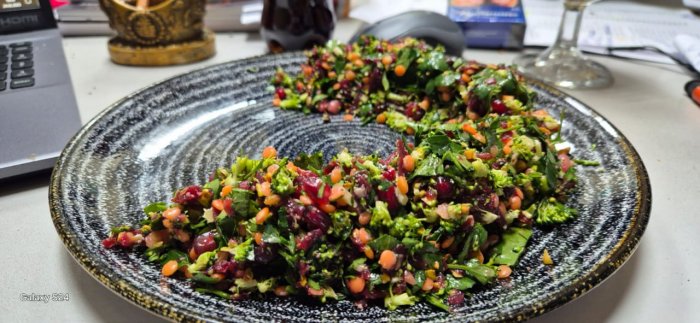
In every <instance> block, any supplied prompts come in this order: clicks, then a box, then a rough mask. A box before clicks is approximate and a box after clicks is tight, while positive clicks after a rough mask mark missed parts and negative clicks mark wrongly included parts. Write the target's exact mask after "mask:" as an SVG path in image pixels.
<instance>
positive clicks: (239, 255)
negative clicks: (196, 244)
mask: <svg viewBox="0 0 700 323" xmlns="http://www.w3.org/2000/svg"><path fill="white" fill-rule="evenodd" d="M252 242H253V239H252V238H251V239H248V240H246V241H244V242H242V243H240V244H238V245H237V246H235V247H233V248H228V247H223V248H221V251H227V252H228V253H230V254H232V255H233V259H234V260H235V261H244V260H246V259H247V257H248V253H249V252H251V251H253V246H252V245H251V244H252ZM197 261H199V258H197Z"/></svg>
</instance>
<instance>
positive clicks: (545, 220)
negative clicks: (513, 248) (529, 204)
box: [535, 197, 577, 225]
mask: <svg viewBox="0 0 700 323" xmlns="http://www.w3.org/2000/svg"><path fill="white" fill-rule="evenodd" d="M576 215H577V212H576V210H575V209H572V208H570V207H567V206H565V205H564V204H561V203H559V202H558V201H557V200H556V199H554V198H552V197H550V198H549V199H547V200H544V201H542V202H540V203H539V204H538V205H537V210H536V211H535V223H536V224H538V225H548V224H557V223H564V222H566V221H569V220H571V219H573V218H574V217H576Z"/></svg>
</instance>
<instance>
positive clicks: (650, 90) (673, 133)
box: [0, 21, 700, 322]
mask: <svg viewBox="0 0 700 323" xmlns="http://www.w3.org/2000/svg"><path fill="white" fill-rule="evenodd" d="M358 26H359V25H358V23H357V22H356V21H342V22H340V23H339V25H338V28H337V29H336V34H335V37H336V38H337V39H339V40H347V39H348V38H349V37H350V35H351V34H352V33H353V32H354V31H355V30H356V29H357V28H358ZM106 40H107V39H106V38H105V37H92V38H67V39H65V40H64V47H65V51H66V55H67V57H68V63H69V66H70V72H71V75H72V79H73V83H74V86H75V92H76V95H77V98H78V104H79V107H80V113H81V117H82V120H83V123H85V122H87V121H88V120H90V119H91V118H93V117H94V116H95V115H97V114H98V113H99V112H100V111H102V110H103V109H105V108H106V107H108V106H109V105H110V104H111V103H113V102H115V101H117V100H118V99H119V98H121V97H124V96H125V95H128V94H130V93H132V92H134V91H136V90H138V89H140V88H143V87H146V86H148V85H150V84H152V83H154V82H157V81H159V80H162V79H164V78H167V77H170V76H174V75H177V74H180V73H184V72H187V71H190V70H193V69H197V68H200V67H204V66H208V65H212V64H216V63H221V62H226V61H229V60H233V59H237V58H243V57H248V56H253V55H259V54H263V53H265V45H264V43H263V41H262V40H261V39H260V37H259V36H258V35H257V34H219V35H217V51H218V54H217V55H216V56H215V57H214V58H212V59H210V60H207V61H204V62H200V63H197V64H192V65H186V66H177V67H165V68H134V67H124V66H118V65H114V64H112V63H111V62H110V61H109V59H108V55H107V50H106ZM516 54H517V53H512V52H500V51H475V50H467V51H465V53H464V56H465V57H467V58H473V59H477V60H480V61H484V62H492V63H498V62H510V61H511V60H512V59H513V58H514V57H515V55H516ZM596 60H598V61H599V62H601V63H603V64H605V65H606V66H607V67H609V68H610V70H611V71H612V73H613V75H614V77H615V85H614V86H613V87H611V88H608V89H604V90H596V91H567V92H568V93H570V94H571V95H573V96H575V97H576V98H578V99H580V100H581V101H583V102H585V103H586V104H588V105H590V106H591V107H593V108H594V109H596V110H597V111H598V112H600V113H601V114H602V115H604V116H605V117H606V118H608V119H609V120H610V121H611V122H612V123H613V124H614V125H615V126H617V127H618V128H619V129H620V131H621V132H622V133H623V134H624V135H625V136H627V138H628V139H629V140H630V141H631V142H632V144H633V145H634V147H636V149H637V151H638V152H639V154H640V155H641V157H642V159H643V161H644V164H645V165H646V167H647V170H648V172H649V176H650V178H651V186H652V192H653V203H652V205H653V206H652V211H651V221H650V223H649V226H648V228H647V231H646V233H645V235H644V238H643V239H642V240H641V243H640V245H639V248H638V250H637V251H636V253H635V254H634V255H633V256H632V257H631V258H630V259H629V261H628V262H627V263H626V264H625V265H624V266H623V267H622V268H621V269H620V270H619V271H618V272H617V273H615V274H614V275H613V276H611V277H610V278H609V279H608V280H607V281H605V282H604V283H602V284H601V285H600V286H598V287H597V288H595V289H594V290H593V291H591V292H589V293H588V294H586V295H584V296H582V297H580V298H579V299H577V300H575V301H573V302H570V303H569V304H567V305H565V306H563V307H561V308H559V309H557V310H555V311H553V312H550V313H547V314H545V315H543V316H541V317H539V318H537V319H535V320H533V321H534V322H565V321H566V322H600V321H606V322H700V278H699V277H695V276H696V275H698V273H699V272H700V247H699V246H698V245H700V237H699V232H700V207H699V202H698V197H700V184H698V180H699V179H700V167H699V165H700V163H699V161H700V144H699V143H698V139H700V107H698V106H695V105H694V104H693V103H692V102H691V101H690V100H689V99H688V98H687V97H686V96H685V94H684V92H683V90H682V87H683V84H684V83H685V82H687V81H688V80H689V79H690V76H689V75H688V74H684V73H683V72H682V71H680V70H679V69H677V68H675V67H671V66H666V65H650V64H644V63H638V62H631V61H623V60H618V59H612V58H604V57H596ZM0 250H1V252H2V253H0V259H2V261H1V265H0V322H35V321H36V322H38V321H43V322H48V321H68V322H159V321H161V319H160V318H158V317H156V316H154V315H152V314H150V313H149V312H146V311H144V310H142V309H141V308H140V307H138V306H136V305H133V304H131V303H129V302H127V301H125V300H123V299H122V298H120V297H119V296H117V295H116V294H114V293H112V292H111V291H110V290H108V289H107V288H105V287H103V286H102V285H101V284H100V283H98V282H97V281H96V280H94V279H93V278H92V277H90V276H89V275H88V274H87V273H86V272H85V271H83V270H82V269H81V267H80V266H79V265H78V264H77V263H76V262H75V261H74V260H73V258H72V257H71V256H70V254H69V253H68V252H67V251H66V249H65V248H64V247H63V245H62V243H61V241H60V240H59V238H58V235H57V234H56V232H55V230H54V227H53V224H52V222H51V218H50V215H49V207H48V175H47V174H43V175H36V176H31V177H25V178H20V179H18V180H15V181H11V182H1V183H0ZM22 293H36V294H52V293H68V294H69V295H70V298H69V300H68V301H63V302H53V301H51V302H47V303H42V302H26V301H24V302H23V301H20V294H22Z"/></svg>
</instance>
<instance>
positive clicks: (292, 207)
mask: <svg viewBox="0 0 700 323" xmlns="http://www.w3.org/2000/svg"><path fill="white" fill-rule="evenodd" d="M285 208H286V210H287V221H288V222H289V224H290V225H291V226H292V227H297V226H298V224H297V223H299V222H301V221H302V218H303V217H304V212H306V208H305V207H304V206H303V205H301V204H297V203H296V202H294V201H293V200H291V199H289V200H287V204H286V205H285Z"/></svg>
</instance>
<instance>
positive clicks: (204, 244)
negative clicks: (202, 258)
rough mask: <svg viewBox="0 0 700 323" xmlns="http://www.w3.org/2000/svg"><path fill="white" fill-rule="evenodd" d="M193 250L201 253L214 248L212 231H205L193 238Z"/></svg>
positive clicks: (214, 242)
mask: <svg viewBox="0 0 700 323" xmlns="http://www.w3.org/2000/svg"><path fill="white" fill-rule="evenodd" d="M193 246H194V252H195V253H197V254H198V255H201V254H203V253H205V252H207V251H212V250H214V249H216V241H215V240H214V233H213V232H211V231H210V232H205V233H202V234H200V235H198V236H197V237H196V238H194V244H193Z"/></svg>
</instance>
